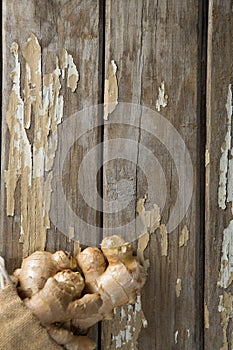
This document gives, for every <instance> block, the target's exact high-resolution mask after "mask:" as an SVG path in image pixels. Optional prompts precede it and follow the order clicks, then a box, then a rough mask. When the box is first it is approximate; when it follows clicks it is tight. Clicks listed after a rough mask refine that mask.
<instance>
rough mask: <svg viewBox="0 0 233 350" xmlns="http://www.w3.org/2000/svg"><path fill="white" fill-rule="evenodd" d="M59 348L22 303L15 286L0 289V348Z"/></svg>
mask: <svg viewBox="0 0 233 350" xmlns="http://www.w3.org/2000/svg"><path fill="white" fill-rule="evenodd" d="M59 349H60V350H61V349H63V347H61V346H59V345H57V344H56V343H55V342H54V341H53V340H52V339H51V338H50V336H49V335H48V333H47V331H46V329H45V328H44V327H42V326H41V325H40V323H39V321H38V320H37V318H36V317H35V316H34V315H33V314H32V313H31V311H30V310H29V309H28V308H27V307H26V306H25V305H24V304H23V302H22V300H21V299H20V298H19V296H18V294H17V291H16V288H15V286H13V285H8V286H6V288H4V289H0V350H59Z"/></svg>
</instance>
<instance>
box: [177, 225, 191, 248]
mask: <svg viewBox="0 0 233 350" xmlns="http://www.w3.org/2000/svg"><path fill="white" fill-rule="evenodd" d="M188 240H189V230H188V227H187V226H186V225H184V227H183V229H182V231H181V234H180V237H179V247H183V246H185V247H186V246H187V243H188Z"/></svg>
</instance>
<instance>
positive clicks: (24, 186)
mask: <svg viewBox="0 0 233 350" xmlns="http://www.w3.org/2000/svg"><path fill="white" fill-rule="evenodd" d="M11 52H12V54H13V55H14V59H15V66H14V69H13V71H12V72H11V76H10V77H11V80H12V87H11V92H10V99H9V104H8V110H7V113H6V122H7V125H8V129H9V132H10V144H9V156H8V168H7V170H5V172H4V180H5V184H6V199H7V215H9V216H13V215H14V211H15V198H14V196H15V190H16V185H17V182H18V180H19V179H20V188H19V191H21V192H20V198H21V200H20V203H17V207H18V210H19V211H20V212H19V217H20V235H21V237H20V242H21V243H23V244H24V245H23V255H24V256H25V255H28V254H30V252H33V251H35V250H43V249H44V246H45V241H46V230H47V229H48V228H50V219H49V210H50V200H51V192H52V189H51V183H52V169H53V162H54V157H55V153H56V150H57V143H58V132H57V127H58V124H59V123H61V122H62V117H63V103H64V101H63V96H62V95H61V94H60V89H61V84H60V75H61V69H60V68H59V64H58V58H57V60H56V69H55V70H54V71H53V72H52V73H50V74H44V75H43V76H42V74H41V47H40V45H39V42H38V40H37V38H36V37H35V35H34V34H31V35H30V37H29V39H28V40H27V41H26V42H25V43H24V44H23V45H22V49H21V53H22V55H21V56H20V57H22V56H23V58H22V60H23V59H24V61H23V64H24V67H25V69H24V70H25V79H24V80H23V84H21V81H20V80H21V77H20V70H21V63H20V62H19V55H18V44H17V43H13V44H12V47H11ZM64 69H68V77H69V78H70V79H71V76H72V79H73V80H72V84H74V85H73V86H75V87H76V85H75V84H76V80H77V79H76V78H77V74H78V73H77V71H76V68H75V65H74V64H73V59H72V58H71V57H68V67H66V68H64ZM69 69H70V70H69ZM75 74H76V78H75V79H74V77H73V76H74V75H75ZM70 79H69V81H70ZM42 81H43V84H42ZM21 85H23V97H21V93H20V86H21ZM42 86H43V93H42ZM32 123H33V125H32ZM31 126H33V128H32V133H33V137H32V141H30V139H29V138H28V135H27V132H26V129H30V127H31ZM30 142H31V143H30ZM32 164H33V168H32ZM32 169H33V170H32ZM31 233H34V234H33V235H31Z"/></svg>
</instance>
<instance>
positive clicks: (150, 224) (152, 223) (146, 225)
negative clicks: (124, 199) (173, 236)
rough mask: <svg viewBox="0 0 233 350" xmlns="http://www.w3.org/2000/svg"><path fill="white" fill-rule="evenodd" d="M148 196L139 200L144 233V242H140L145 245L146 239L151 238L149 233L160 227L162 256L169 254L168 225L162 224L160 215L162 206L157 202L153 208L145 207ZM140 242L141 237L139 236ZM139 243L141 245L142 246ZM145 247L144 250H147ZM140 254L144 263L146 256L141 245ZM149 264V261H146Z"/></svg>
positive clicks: (138, 205) (138, 210)
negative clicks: (147, 208)
mask: <svg viewBox="0 0 233 350" xmlns="http://www.w3.org/2000/svg"><path fill="white" fill-rule="evenodd" d="M146 199H147V197H146V196H144V197H143V198H139V199H138V202H137V213H138V214H139V218H140V219H141V224H142V230H141V232H142V234H141V236H140V237H141V239H143V241H144V242H142V243H140V245H144V246H145V243H146V241H147V240H148V239H149V235H150V234H151V233H153V232H154V231H155V230H156V229H157V228H159V229H160V236H161V253H162V256H167V254H168V233H167V228H166V225H164V224H161V223H160V220H161V216H160V208H159V207H158V205H157V204H154V205H153V208H152V209H151V210H146V209H145V202H146ZM139 242H140V238H139ZM140 245H139V247H140ZM145 248H146V247H145ZM145 248H144V249H143V251H144V250H145ZM138 256H139V259H140V261H141V262H142V264H143V265H144V263H145V262H144V260H143V259H144V258H143V254H142V248H141V247H140V249H139V251H138ZM146 264H148V262H146Z"/></svg>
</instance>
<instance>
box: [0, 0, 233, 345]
mask: <svg viewBox="0 0 233 350" xmlns="http://www.w3.org/2000/svg"><path fill="white" fill-rule="evenodd" d="M104 6H105V8H104ZM206 7H207V6H206V2H205V1H203V2H202V1H197V0H189V1H188V0H185V1H182V2H181V1H180V2H177V1H171V0H168V1H159V2H158V1H157V2H155V1H152V0H143V1H141V0H138V1H133V0H120V1H115V0H112V1H110V0H107V1H106V2H105V3H103V2H102V1H100V2H96V1H92V0H88V1H71V0H70V1H69V0H68V1H65V0H64V1H63V0H55V1H44V0H43V1H40V2H38V1H30V2H28V1H24V0H23V1H20V2H19V1H16V0H10V1H4V2H3V88H2V91H3V93H2V96H3V97H2V116H3V120H2V132H1V134H2V150H1V152H2V154H1V208H2V210H1V225H0V227H1V229H0V255H2V256H4V257H5V259H6V263H7V268H8V270H9V271H10V272H11V271H12V270H13V269H14V268H15V267H17V266H19V264H20V262H21V259H22V256H23V255H25V254H27V253H29V252H32V251H33V250H35V249H47V250H50V251H54V250H57V249H67V250H70V251H73V250H74V249H75V245H74V243H73V241H72V237H73V235H74V238H79V240H80V242H81V243H83V244H86V243H87V236H86V231H85V230H83V229H82V226H79V224H77V225H76V224H75V223H74V224H73V222H72V223H71V224H70V227H69V220H70V216H69V213H68V212H66V211H61V203H62V201H63V200H64V197H63V196H62V193H60V192H59V186H61V187H62V186H63V188H64V192H65V197H66V200H67V203H68V204H69V205H70V207H71V208H72V210H73V211H74V213H75V214H76V215H77V217H78V218H82V219H84V221H86V222H88V223H90V224H92V225H93V227H96V228H95V233H94V236H93V237H92V242H93V244H94V243H95V242H96V244H98V243H99V242H100V239H101V235H102V233H101V230H100V226H101V225H103V227H104V230H103V234H104V235H106V234H109V232H111V233H113V232H115V231H116V232H117V230H118V227H119V226H122V228H121V231H122V233H123V234H124V235H125V237H126V238H127V239H129V240H135V238H138V234H139V233H144V232H145V227H143V228H141V226H140V227H139V223H138V222H137V221H136V222H134V220H135V218H139V219H141V218H142V219H145V218H146V217H147V219H145V220H148V218H150V220H151V222H150V224H148V225H147V226H148V227H149V228H151V226H153V227H152V229H151V231H152V232H151V233H149V237H150V241H149V246H148V248H147V249H146V252H145V253H146V258H148V259H149V262H150V267H149V270H148V281H147V284H146V286H145V287H144V289H143V291H142V296H141V299H140V298H138V299H137V303H136V306H135V307H132V306H129V307H126V308H121V309H119V310H116V311H115V321H105V322H103V324H102V337H101V338H102V339H99V341H98V330H97V328H96V329H95V330H94V333H93V336H94V337H95V339H96V340H97V341H98V342H99V349H100V348H101V349H104V350H105V349H117V348H122V349H137V348H138V349H146V350H147V349H156V350H161V349H182V350H183V349H184V350H185V349H188V350H190V349H221V350H227V349H230V348H232V346H233V337H232V301H233V300H232V299H233V296H232V287H231V284H232V267H231V265H232V261H231V260H232V256H231V255H232V247H231V241H232V232H233V227H232V226H233V224H232V201H233V185H232V179H233V162H232V154H233V151H232V141H231V139H232V137H231V135H232V116H231V113H232V110H231V106H232V100H231V87H230V84H232V71H233V67H232V57H233V52H232V34H233V33H232V30H233V29H232V8H233V3H232V0H227V1H224V2H220V1H217V0H210V1H209V14H208V50H207V51H208V65H207V66H206V61H205V50H206V47H205V45H206V39H205V27H206V26H207V18H206V12H205V11H206ZM103 11H105V14H104V13H103ZM25 14H26V15H25ZM104 17H105V18H104ZM104 25H105V28H103V26H104ZM103 30H104V31H105V36H104V35H103ZM31 33H33V34H34V36H35V37H34V36H31ZM30 36H31V41H30V42H28V39H29V37H30ZM36 38H38V43H37V41H36ZM104 38H105V43H104V42H103V40H104ZM13 42H16V43H17V44H18V46H19V47H18V53H19V56H18V61H19V63H20V64H21V79H20V85H18V88H19V87H20V95H17V69H15V68H16V67H15V64H16V63H17V56H16V53H17V45H14V46H13V47H12V43H13ZM25 43H27V44H26V46H25ZM32 44H33V50H32V48H31V46H30V45H32ZM11 47H12V52H11ZM63 49H66V50H67V52H68V54H70V55H71V56H70V59H71V58H72V59H73V62H74V64H75V65H76V67H77V69H78V72H79V82H78V86H77V89H76V90H75V84H76V80H75V79H76V78H77V73H75V74H74V76H72V74H71V73H69V72H68V69H69V68H68V67H67V68H65V65H66V64H65V63H64V62H65V59H64V57H65V56H64V51H63ZM40 50H41V58H42V61H41V76H40V74H39V73H40V72H39V70H38V67H36V66H35V62H37V61H38V60H39V58H40ZM104 53H105V57H103V54H104ZM56 57H58V58H59V61H58V65H59V69H61V71H59V70H56ZM62 57H63V59H62ZM26 62H27V63H28V67H27V66H26ZM38 62H39V61H38ZM116 67H117V71H116V72H115V68H116ZM206 68H207V99H206V100H205V83H206V81H205V71H206ZM13 69H15V73H14V75H11V76H10V74H11V72H12V70H13ZM29 69H30V70H31V71H30V72H31V76H30V75H27V74H28V70H29ZM62 69H63V70H64V74H65V78H64V79H63V76H62V75H60V76H59V74H60V73H61V74H62ZM104 70H105V76H102V74H103V71H104ZM72 72H73V73H74V72H75V67H73V68H72ZM49 74H50V75H49ZM69 74H70V75H69ZM69 76H70V77H71V76H72V78H71V80H69ZM43 78H44V80H43ZM12 79H13V81H12ZM116 79H117V81H116ZM59 81H60V84H61V86H59ZM163 82H164V88H165V92H164V95H163V91H162V90H163V89H162V90H161V96H160V99H159V98H158V96H159V88H163V84H162V83H163ZM49 84H51V85H49ZM161 84H162V85H161ZM68 85H70V87H69V86H68ZM48 86H50V88H51V89H52V91H53V93H54V96H55V95H56V94H57V95H56V96H57V98H55V99H54V98H52V97H51V98H50V102H49V103H50V104H49V106H47V107H48V108H47V109H45V110H43V111H41V110H42V109H43V108H42V107H43V103H44V102H43V101H44V97H45V95H46V93H45V91H44V90H43V92H42V87H43V88H46V87H48ZM104 87H105V94H104ZM72 90H75V91H72ZM15 92H16V95H15ZM40 92H41V95H42V96H40ZM166 95H168V98H166ZM61 96H63V99H64V108H63V121H62V122H61V123H60V124H59V117H58V115H57V114H56V111H58V110H60V111H61V105H62V104H61ZM103 97H104V99H105V101H109V102H113V104H112V105H111V106H110V107H106V106H105V108H104V109H102V108H100V109H99V113H98V110H96V111H94V112H92V113H93V122H98V121H99V120H101V119H100V118H102V117H103V114H104V117H105V119H108V120H106V121H105V125H104V127H101V126H99V127H94V128H93V125H95V123H94V124H93V123H92V121H91V119H90V122H87V120H89V119H88V118H86V119H85V118H84V119H85V120H84V119H82V116H80V115H79V116H78V117H77V118H76V119H75V122H74V123H73V124H70V125H69V124H66V123H65V121H67V120H68V119H69V117H70V116H71V115H73V113H75V112H77V111H81V110H82V109H83V108H86V107H89V106H93V105H96V104H98V103H101V102H103ZM59 98H60V99H59ZM20 99H21V100H22V101H23V102H24V105H25V110H26V111H30V109H31V125H30V123H29V120H28V116H30V113H29V114H28V113H26V112H25V114H24V119H25V120H24V123H25V125H24V126H25V127H23V128H22V129H20V130H21V134H20V135H21V138H22V136H25V135H26V140H28V144H29V145H33V148H32V153H31V154H32V158H33V167H34V176H32V185H31V187H30V186H28V184H27V183H26V182H25V181H26V180H25V179H28V177H27V176H28V173H27V170H28V168H27V167H25V166H24V167H22V164H24V165H25V164H26V165H27V164H28V163H26V161H29V159H30V158H27V159H26V160H25V155H26V154H27V152H26V153H25V149H26V146H25V145H24V144H22V143H21V144H20V148H19V153H20V152H21V153H20V154H21V156H20V157H19V155H18V153H17V152H16V150H14V149H13V148H12V144H14V142H15V143H16V144H17V141H18V140H17V133H15V131H14V128H12V126H14V123H13V124H11V121H12V118H13V117H14V116H16V114H17V113H16V110H15V109H14V108H15V106H16V105H17V103H21V100H20ZM117 99H118V101H119V103H118V105H117V103H114V101H115V102H116V100H117ZM30 100H32V102H30ZM158 100H159V101H158ZM59 101H60V104H59ZM16 102H17V103H16ZM121 102H126V103H134V104H137V105H142V106H145V107H148V108H150V109H151V110H153V111H157V112H158V109H159V113H160V114H161V116H163V117H165V118H166V120H168V121H170V122H171V123H172V125H174V127H175V128H176V129H177V131H178V132H179V133H180V135H181V137H182V139H183V140H184V142H185V144H186V146H187V150H186V152H187V153H188V152H189V153H190V155H191V160H192V167H193V175H194V191H193V196H192V200H191V204H190V206H189V208H188V211H187V213H186V215H185V217H184V218H183V219H182V220H181V222H180V224H179V226H178V227H177V228H176V229H175V230H174V231H172V232H171V233H167V232H166V226H165V225H166V224H167V223H168V220H169V217H170V214H171V211H172V209H173V208H174V206H175V203H176V199H177V195H178V193H179V177H180V173H179V168H177V166H176V164H175V159H174V157H175V156H174V155H175V154H176V150H177V144H176V142H175V141H174V144H172V142H173V140H174V138H173V137H174V134H173V131H172V129H169V128H168V129H166V128H165V130H164V128H163V125H160V127H161V129H160V128H157V129H155V127H156V126H157V127H158V125H157V124H156V123H157V120H158V119H157V117H158V116H157V117H156V115H152V122H151V125H150V127H151V130H149V132H148V130H146V127H145V126H146V124H145V119H146V115H147V112H146V111H148V110H140V109H137V107H135V106H134V107H132V106H130V108H129V106H128V107H127V108H128V110H127V112H129V113H130V111H133V113H132V115H131V118H129V115H128V114H125V115H124V114H123V113H121V111H123V110H124V105H122V104H121ZM158 102H160V103H158ZM206 102H207V125H206V132H207V146H206V148H207V150H206V184H205V179H204V171H205V169H204V145H205V104H206ZM41 104H42V105H41ZM31 106H32V107H31ZM226 106H227V107H226ZM7 111H8V113H7ZM111 111H113V112H112V113H111ZM108 112H109V115H108ZM145 113H146V114H145ZM148 113H149V114H150V112H148ZM21 116H22V115H21ZM40 117H42V118H40ZM46 118H47V119H46ZM124 118H125V119H124ZM153 118H154V121H153ZM49 120H50V121H51V124H49V123H48V121H49ZM86 122H87V127H88V132H87V133H86V134H85V135H84V136H83V137H81V138H79V137H78V135H79V131H80V130H82V128H84V127H85V126H86V125H85V123H86ZM119 122H120V123H121V124H119ZM124 122H127V123H126V124H127V125H125V124H124ZM122 124H123V125H122ZM48 125H50V126H48ZM67 125H68V126H69V127H70V133H68V134H67V128H66V126H67ZM49 128H50V130H49ZM38 130H39V131H40V132H39V133H36V131H38ZM155 130H157V133H156V135H157V136H158V137H155V136H154V135H153V133H155ZM158 130H159V132H160V133H159V132H158ZM163 131H164V133H163ZM161 134H164V135H165V136H167V141H166V139H165V141H164V140H163V142H162V141H161V140H159V137H162V136H161ZM12 135H13V136H12ZM40 135H42V136H43V137H41V136H40ZM70 135H72V137H74V141H76V142H73V144H72V145H71V146H72V147H71V148H70V149H69V151H68V152H67V156H66V158H65V163H64V167H63V172H62V179H59V181H57V178H56V176H58V175H60V173H56V172H54V173H53V170H54V167H55V166H57V165H59V161H61V159H62V157H61V154H62V152H63V151H64V144H65V145H66V142H67V140H69V136H70ZM76 135H77V140H76V139H75V136H76ZM103 135H104V140H105V146H104V147H103V146H102V149H101V148H99V149H97V151H96V152H97V153H96V154H95V156H96V158H95V159H96V161H95V162H92V164H91V166H92V168H91V172H88V171H85V173H83V174H81V175H80V176H81V177H82V178H84V179H85V181H84V183H85V186H86V192H87V193H88V194H90V193H91V190H90V189H91V188H92V187H91V186H92V184H93V174H94V175H96V174H97V173H98V166H99V164H100V163H101V162H102V163H103V162H106V163H105V164H103V172H101V171H99V173H98V176H99V177H98V186H99V192H100V194H101V192H103V196H104V200H106V202H104V203H103V204H102V203H100V202H99V199H97V200H96V201H97V203H96V206H97V207H98V208H100V209H101V206H102V205H103V211H104V213H103V216H102V214H101V213H100V212H98V211H96V210H95V209H93V208H91V207H90V206H88V205H87V203H85V200H84V198H83V197H82V194H81V193H80V191H79V188H78V183H77V180H78V170H79V166H80V164H81V162H82V160H83V159H84V158H85V155H87V154H88V151H90V150H92V149H93V147H94V146H96V145H97V144H98V143H99V142H101V141H102V139H103ZM70 138H71V137H70ZM116 138H119V139H121V140H118V141H117V142H115V141H114V140H116ZM71 139H72V138H71ZM122 139H123V140H122ZM54 140H58V144H56V141H54ZM21 141H22V140H21ZM111 142H112V143H111ZM114 142H115V143H114ZM131 142H134V143H133V144H132V143H131ZM47 144H50V145H51V146H52V148H50V152H48V149H47V148H46V147H47V146H46V145H47ZM132 145H133V146H132ZM143 146H144V148H143ZM39 147H41V148H42V149H43V151H44V154H43V157H44V158H43V157H42V159H44V160H45V159H46V158H48V159H49V160H50V161H49V162H48V163H46V162H45V161H44V162H43V161H42V163H46V164H47V166H46V167H45V168H44V166H45V165H43V164H42V163H41V159H39V158H38V157H37V150H39ZM130 147H132V148H130ZM169 147H170V149H169ZM56 148H57V150H56ZM129 149H131V152H128V153H127V151H128V150H129ZM145 149H146V151H148V152H151V153H148V155H150V156H152V154H153V155H154V157H155V163H153V162H152V163H153V164H152V163H149V166H148V168H149V170H148V168H144V169H143V165H145V164H147V160H149V158H150V157H149V156H148V157H145V154H144V153H143V152H144V151H145ZM54 152H55V153H54ZM11 154H12V156H11ZM54 154H56V157H53V156H54ZM125 154H126V155H130V156H129V158H128V160H125V159H124V155H125ZM16 156H18V157H19V158H20V161H21V165H20V167H19V169H18V168H17V167H18V165H17V162H16V160H17V159H18V158H17V157H16ZM59 157H60V158H59ZM111 157H112V158H113V159H112V160H109V158H111ZM54 159H56V160H58V163H53V162H54ZM181 159H182V157H181ZM185 159H187V160H188V157H187V158H185ZM157 161H158V162H159V163H160V165H159V163H156V162H157ZM29 163H30V162H29ZM41 164H42V166H41ZM155 164H156V167H155V169H154V168H153V166H155ZM38 165H40V166H41V167H40V166H38ZM150 167H151V168H150ZM16 168H17V171H15V170H16ZM41 169H42V173H43V176H39V175H41V173H40V171H39V170H41ZM151 169H152V170H151ZM158 169H159V170H161V169H162V172H159V170H158ZM10 170H11V172H10ZM183 170H184V173H185V174H190V169H185V168H184V169H183ZM5 171H8V173H6V172H5ZM37 171H39V172H37ZM151 172H152V175H153V172H155V174H156V176H154V177H153V176H152V177H151V178H153V180H152V184H153V187H152V188H155V189H157V190H155V192H154V193H152V192H150V191H149V189H148V182H150V181H151V180H150V179H151V178H150V176H149V175H151ZM32 174H33V173H32ZM38 174H39V175H38ZM12 175H14V176H12ZM101 176H103V178H102V179H101ZM38 178H39V179H38ZM51 178H52V182H51V184H52V186H54V187H52V188H51V187H50V180H51ZM149 180H150V181H149ZM164 180H165V181H166V182H163V181H164ZM7 181H8V184H9V187H8V188H9V189H10V190H9V193H8V194H7V192H6V183H7ZM94 181H95V180H94ZM25 183H26V184H27V186H26V185H25ZM164 184H165V188H164ZM205 185H206V209H205V208H204V187H205ZM14 186H15V187H16V188H15V190H14V191H13V190H12V188H13V187H14ZM189 187H190V183H187V187H186V190H187V191H185V193H183V195H182V196H183V197H184V198H185V197H186V196H187V195H188V190H189ZM51 189H53V192H52V195H51V198H50V190H51ZM56 189H57V190H58V196H55V195H54V193H56V191H55V190H56ZM164 189H165V190H166V200H165V203H164V204H165V206H164V208H163V210H161V218H160V219H159V217H158V213H159V209H160V207H162V206H163V194H164V193H163V192H164ZM84 190H85V189H84ZM156 191H157V192H156ZM12 193H13V194H14V197H13V198H14V201H7V197H8V196H9V198H10V197H11V196H12ZM145 196H146V197H145ZM9 198H8V199H9ZM50 199H51V200H55V202H53V201H51V203H50ZM108 201H111V204H110V206H109V205H108V203H107V202H108ZM12 203H14V208H13V204H12ZM49 203H50V204H51V207H50V208H49ZM114 203H115V204H114ZM125 204H127V206H126V208H124V205H125ZM114 205H116V207H115V208H114ZM225 205H226V208H225ZM144 207H145V208H144ZM12 208H13V209H14V210H13V209H12ZM49 209H50V210H49ZM109 209H110V210H111V209H114V211H115V213H107V210H109ZM12 210H13V211H14V213H13V215H7V211H8V214H9V213H10V212H11V211H12ZM145 210H146V211H145ZM51 211H52V212H53V213H55V219H56V218H58V217H59V218H60V219H61V221H60V222H65V223H67V221H68V226H66V227H68V229H67V230H66V232H65V234H64V233H62V232H60V231H62V230H61V228H59V227H58V228H55V226H54V224H53V222H52V220H51V222H49V220H48V215H47V214H48V213H49V212H51ZM116 212H117V213H116ZM25 213H28V214H29V215H28V217H31V218H32V219H30V220H29V221H26V224H25ZM178 214H179V211H178ZM180 214H182V213H181V210H180ZM204 215H205V216H206V219H205V235H206V237H205V241H204V239H203V237H204V232H203V225H204ZM41 217H42V218H43V219H41ZM55 221H56V220H55ZM139 221H140V220H139ZM130 222H133V224H134V225H135V229H133V230H130V231H129V230H128V229H127V226H126V224H129V223H130ZM49 226H50V228H47V227H49ZM148 227H147V228H148ZM156 227H157V229H155V228H156ZM22 228H23V229H24V235H22ZM40 230H41V231H40ZM39 231H40V234H41V232H44V233H43V235H42V236H41V235H40V234H39ZM68 231H69V232H68ZM92 232H93V231H92ZM20 233H21V234H20ZM144 238H145V239H147V238H148V236H146V235H145V236H144ZM144 242H145V241H141V243H140V244H143V243H144ZM135 247H136V244H135ZM204 251H205V257H204ZM204 261H205V266H204ZM204 268H205V275H203V271H204ZM204 277H205V281H204ZM204 294H205V295H204ZM204 296H205V298H204ZM141 304H142V309H141ZM142 310H143V311H142ZM204 316H205V320H204ZM204 321H205V324H204ZM146 324H147V327H146V328H144V326H146ZM100 341H101V345H100Z"/></svg>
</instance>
